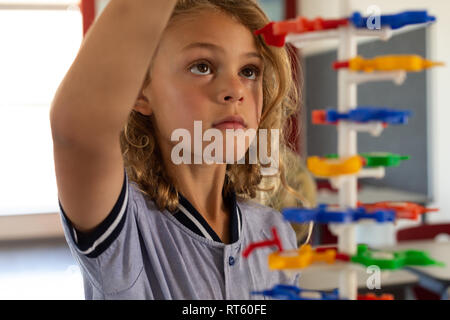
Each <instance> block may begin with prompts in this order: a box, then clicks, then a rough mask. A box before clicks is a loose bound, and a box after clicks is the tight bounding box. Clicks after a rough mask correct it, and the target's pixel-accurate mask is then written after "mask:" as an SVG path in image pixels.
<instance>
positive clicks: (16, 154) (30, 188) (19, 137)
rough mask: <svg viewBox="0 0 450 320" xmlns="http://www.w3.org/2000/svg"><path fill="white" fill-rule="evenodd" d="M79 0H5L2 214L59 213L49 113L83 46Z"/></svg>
mask: <svg viewBox="0 0 450 320" xmlns="http://www.w3.org/2000/svg"><path fill="white" fill-rule="evenodd" d="M77 3H78V1H75V0H72V1H68V0H65V1H62V0H45V1H37V0H27V1H26V2H25V1H18V0H8V1H5V0H0V30H2V32H1V33H0V47H1V48H2V49H1V50H0V146H1V155H2V156H1V157H0V172H1V173H0V218H2V219H3V217H5V216H7V217H12V216H17V215H30V214H43V213H57V212H58V200H57V188H56V178H55V173H54V162H53V147H52V138H51V131H50V120H49V112H50V105H51V101H52V99H53V97H54V94H55V92H56V89H57V88H58V86H59V84H60V82H61V81H62V79H63V77H64V75H65V74H66V72H67V70H68V69H69V68H70V65H71V63H72V62H73V60H74V59H75V56H76V54H77V52H78V49H79V47H80V45H81V41H82V37H83V34H82V31H83V30H82V17H81V13H80V11H79V9H78V6H77ZM1 221H2V222H0V225H2V224H3V222H5V220H1ZM3 225H5V224H3ZM2 230H3V228H2V227H0V238H2Z"/></svg>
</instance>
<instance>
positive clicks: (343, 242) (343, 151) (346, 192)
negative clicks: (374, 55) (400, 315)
mask: <svg viewBox="0 0 450 320" xmlns="http://www.w3.org/2000/svg"><path fill="white" fill-rule="evenodd" d="M351 14H352V12H351V5H350V0H341V16H342V17H348V16H350V15H351ZM339 34H340V38H339V47H338V57H337V58H338V61H347V60H350V59H351V58H353V57H355V56H356V55H357V41H356V30H355V28H354V27H353V26H352V25H349V26H348V27H341V28H339ZM349 73H350V71H349V70H348V69H340V70H339V71H338V111H339V112H340V113H347V112H349V111H350V110H351V109H355V108H356V107H357V90H356V89H357V87H356V84H355V83H352V82H351V81H349V80H348V79H349ZM337 130H338V155H339V157H340V158H345V157H350V156H354V155H357V154H358V150H357V135H356V131H355V130H352V128H350V127H349V126H348V123H347V122H346V121H340V122H339V124H338V125H337ZM341 181H342V183H341V185H340V188H339V192H338V194H339V205H340V207H341V208H356V205H357V201H358V198H357V191H358V190H357V177H356V176H349V177H345V178H343V179H342V180H341ZM332 230H334V231H336V233H337V236H338V250H339V251H340V252H343V253H346V254H349V255H355V254H356V227H355V224H344V225H340V226H337V225H335V227H334V228H333V229H332ZM339 289H340V290H339V295H340V297H341V298H346V299H351V300H356V298H357V290H358V287H357V274H356V272H355V271H354V270H352V269H351V268H349V269H348V270H344V271H343V272H341V274H340V278H339Z"/></svg>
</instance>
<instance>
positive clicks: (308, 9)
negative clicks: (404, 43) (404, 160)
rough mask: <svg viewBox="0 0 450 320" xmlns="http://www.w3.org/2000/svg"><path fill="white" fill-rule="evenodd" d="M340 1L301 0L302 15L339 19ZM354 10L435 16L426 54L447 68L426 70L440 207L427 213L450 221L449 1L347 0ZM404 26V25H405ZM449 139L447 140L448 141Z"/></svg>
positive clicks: (323, 46)
mask: <svg viewBox="0 0 450 320" xmlns="http://www.w3.org/2000/svg"><path fill="white" fill-rule="evenodd" d="M341 1H342V0H339V1H337V0H336V1H335V0H333V1H330V0H302V1H300V6H299V9H300V13H301V15H302V16H306V17H309V18H315V17H317V16H321V17H324V18H338V17H339V13H340V11H339V5H340V3H341ZM350 3H351V6H352V8H353V9H354V10H355V11H360V12H361V13H363V14H365V13H366V11H367V8H368V7H369V6H371V5H376V6H378V7H379V8H380V9H381V13H382V14H389V13H397V12H401V11H405V10H410V9H411V10H421V9H426V10H428V12H429V14H432V15H434V16H436V18H437V22H436V23H435V24H433V25H432V26H430V27H429V28H428V32H429V39H430V42H429V45H428V52H429V54H428V56H429V57H430V59H432V60H436V61H443V62H445V63H446V64H447V66H446V67H439V68H434V69H431V70H429V71H427V72H429V79H430V82H429V94H428V96H429V103H428V108H430V118H429V128H430V132H429V136H430V141H429V144H430V153H429V164H430V168H429V175H430V186H431V188H432V192H433V194H434V198H435V199H434V201H433V203H431V204H430V206H434V207H439V208H440V209H441V211H440V212H438V213H433V214H429V215H428V216H429V220H430V221H432V222H449V221H450V143H449V140H450V125H449V124H448V119H449V118H450V41H449V40H450V1H448V0H428V1H426V2H425V1H423V0H396V1H392V0H350ZM405 29H406V28H405ZM335 44H336V42H333V41H331V42H330V41H323V42H321V43H318V44H316V45H314V46H311V47H308V48H306V49H304V50H303V54H305V55H310V54H316V53H318V52H323V51H324V50H330V49H331V48H332V47H333V46H335ZM447 139H449V140H447Z"/></svg>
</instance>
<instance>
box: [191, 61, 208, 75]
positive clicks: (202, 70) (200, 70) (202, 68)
mask: <svg viewBox="0 0 450 320" xmlns="http://www.w3.org/2000/svg"><path fill="white" fill-rule="evenodd" d="M189 70H190V71H191V72H192V73H194V74H198V75H205V74H208V73H206V72H208V70H210V67H209V65H208V64H206V63H204V62H201V63H196V64H194V65H193V66H192V67H190V68H189ZM195 70H197V71H195Z"/></svg>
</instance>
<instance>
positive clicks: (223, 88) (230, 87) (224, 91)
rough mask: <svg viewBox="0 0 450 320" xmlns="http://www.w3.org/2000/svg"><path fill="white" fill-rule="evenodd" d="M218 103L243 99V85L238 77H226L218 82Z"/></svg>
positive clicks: (241, 100) (228, 102) (229, 102)
mask: <svg viewBox="0 0 450 320" xmlns="http://www.w3.org/2000/svg"><path fill="white" fill-rule="evenodd" d="M218 100H219V103H224V104H231V103H236V102H243V101H244V85H243V84H242V82H241V79H239V78H238V77H228V78H227V79H224V80H222V82H221V84H220V89H219V94H218Z"/></svg>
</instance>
